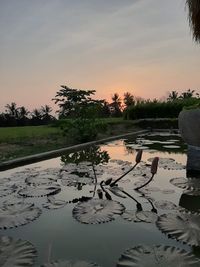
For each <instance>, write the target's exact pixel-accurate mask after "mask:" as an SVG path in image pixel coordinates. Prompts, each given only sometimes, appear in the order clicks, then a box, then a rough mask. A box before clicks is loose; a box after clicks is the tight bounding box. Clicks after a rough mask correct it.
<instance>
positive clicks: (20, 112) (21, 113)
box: [17, 106, 30, 119]
mask: <svg viewBox="0 0 200 267" xmlns="http://www.w3.org/2000/svg"><path fill="white" fill-rule="evenodd" d="M17 111H18V117H19V119H27V117H28V114H29V113H30V112H29V111H28V109H26V108H25V107H24V106H22V107H19V108H18V109H17Z"/></svg>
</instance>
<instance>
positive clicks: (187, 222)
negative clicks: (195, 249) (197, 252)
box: [157, 212, 200, 246]
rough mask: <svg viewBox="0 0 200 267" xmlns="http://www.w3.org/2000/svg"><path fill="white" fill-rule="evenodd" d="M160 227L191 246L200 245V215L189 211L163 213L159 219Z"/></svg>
mask: <svg viewBox="0 0 200 267" xmlns="http://www.w3.org/2000/svg"><path fill="white" fill-rule="evenodd" d="M157 226H158V228H159V229H160V230H161V231H162V232H164V233H165V234H168V235H169V236H170V237H171V238H174V239H176V240H179V241H182V242H183V243H186V244H188V245H191V246H200V215H199V214H192V213H189V212H187V213H186V212H181V213H178V214H163V215H161V216H160V217H159V218H158V220H157Z"/></svg>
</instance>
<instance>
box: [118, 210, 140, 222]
mask: <svg viewBox="0 0 200 267" xmlns="http://www.w3.org/2000/svg"><path fill="white" fill-rule="evenodd" d="M121 216H122V218H123V219H124V220H126V221H128V222H141V220H140V219H139V218H138V217H137V216H136V211H135V210H126V211H125V212H124V213H123V214H122V215H121Z"/></svg>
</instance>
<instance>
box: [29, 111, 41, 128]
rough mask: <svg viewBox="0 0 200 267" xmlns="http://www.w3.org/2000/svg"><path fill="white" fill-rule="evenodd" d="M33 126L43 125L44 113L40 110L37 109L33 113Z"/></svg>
mask: <svg viewBox="0 0 200 267" xmlns="http://www.w3.org/2000/svg"><path fill="white" fill-rule="evenodd" d="M31 124H32V125H40V124H42V113H41V110H40V109H37V108H35V109H34V110H33V111H32V113H31Z"/></svg>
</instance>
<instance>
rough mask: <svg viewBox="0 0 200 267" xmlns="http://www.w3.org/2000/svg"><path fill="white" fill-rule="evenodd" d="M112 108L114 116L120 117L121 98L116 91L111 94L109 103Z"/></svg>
mask: <svg viewBox="0 0 200 267" xmlns="http://www.w3.org/2000/svg"><path fill="white" fill-rule="evenodd" d="M110 106H111V108H112V109H113V110H112V115H113V116H114V117H120V116H121V115H122V112H121V107H122V100H121V98H120V97H119V95H118V94H117V93H114V95H113V96H112V102H111V104H110Z"/></svg>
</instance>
